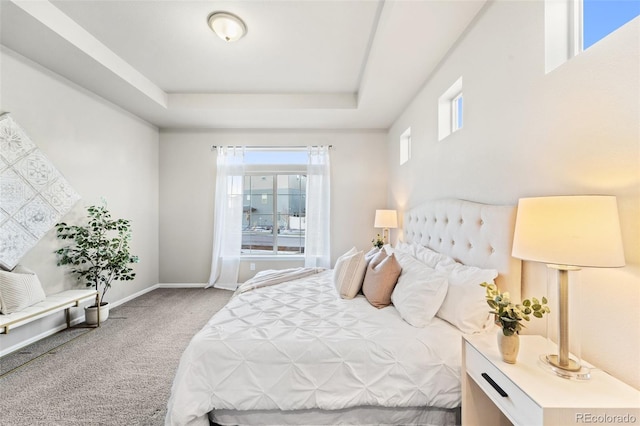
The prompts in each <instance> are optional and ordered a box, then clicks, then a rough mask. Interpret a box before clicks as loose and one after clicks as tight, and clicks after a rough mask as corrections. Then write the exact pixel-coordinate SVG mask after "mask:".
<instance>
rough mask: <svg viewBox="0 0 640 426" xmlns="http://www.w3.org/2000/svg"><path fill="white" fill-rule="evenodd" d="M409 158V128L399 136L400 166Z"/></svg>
mask: <svg viewBox="0 0 640 426" xmlns="http://www.w3.org/2000/svg"><path fill="white" fill-rule="evenodd" d="M410 158H411V127H409V128H408V129H407V130H405V131H404V132H403V133H402V134H401V135H400V165H403V164H404V163H406V162H407V161H409V159H410Z"/></svg>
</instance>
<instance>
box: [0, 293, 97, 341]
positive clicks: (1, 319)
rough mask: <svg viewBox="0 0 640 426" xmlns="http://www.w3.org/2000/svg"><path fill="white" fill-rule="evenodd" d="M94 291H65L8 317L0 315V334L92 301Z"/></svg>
mask: <svg viewBox="0 0 640 426" xmlns="http://www.w3.org/2000/svg"><path fill="white" fill-rule="evenodd" d="M96 293H97V292H96V291H95V290H66V291H63V292H61V293H57V294H52V295H50V296H47V298H46V299H45V300H43V301H42V302H39V303H36V304H35V305H32V306H29V307H27V308H24V309H22V310H21V311H18V312H14V313H12V314H9V315H0V333H6V332H7V331H8V328H9V326H11V328H14V327H18V326H21V325H24V324H27V323H29V322H31V321H35V320H37V319H39V318H43V317H45V316H47V315H50V314H52V313H54V312H58V311H61V310H64V309H67V308H71V307H73V306H78V304H79V303H80V302H82V301H85V300H93V298H95V296H96Z"/></svg>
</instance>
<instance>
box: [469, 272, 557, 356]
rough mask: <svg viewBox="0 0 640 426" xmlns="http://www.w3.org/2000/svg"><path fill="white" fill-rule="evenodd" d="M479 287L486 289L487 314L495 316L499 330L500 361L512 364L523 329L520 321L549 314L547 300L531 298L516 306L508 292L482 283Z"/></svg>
mask: <svg viewBox="0 0 640 426" xmlns="http://www.w3.org/2000/svg"><path fill="white" fill-rule="evenodd" d="M480 285H481V286H482V287H485V288H486V289H487V292H486V299H487V304H488V305H489V306H490V307H491V309H492V310H491V311H489V313H491V314H493V315H494V316H495V323H496V325H498V326H500V329H501V330H500V332H499V333H498V347H499V348H500V352H501V354H502V359H503V360H504V361H505V362H508V363H510V364H513V363H515V361H516V357H517V356H518V349H519V348H520V339H519V338H518V335H519V334H520V330H522V328H523V327H524V325H523V324H522V320H525V321H529V320H530V316H529V315H533V316H534V317H536V318H542V317H543V315H544V314H548V313H549V312H551V311H550V309H549V307H548V306H547V298H546V297H542V300H538V299H536V298H535V297H532V298H531V299H525V300H523V301H522V304H516V303H513V302H512V301H511V299H510V297H509V292H504V293H501V292H500V290H498V287H497V286H496V285H495V284H489V283H482V284H480Z"/></svg>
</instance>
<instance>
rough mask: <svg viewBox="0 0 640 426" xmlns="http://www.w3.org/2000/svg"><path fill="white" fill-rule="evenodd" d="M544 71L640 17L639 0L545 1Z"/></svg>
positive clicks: (550, 69)
mask: <svg viewBox="0 0 640 426" xmlns="http://www.w3.org/2000/svg"><path fill="white" fill-rule="evenodd" d="M544 13H545V70H546V72H550V71H552V70H554V69H555V68H557V67H558V66H560V65H562V64H563V63H565V62H566V61H567V60H569V59H570V58H572V57H573V56H576V55H578V54H579V53H580V52H582V51H583V50H585V49H588V48H589V47H591V46H593V45H594V44H596V43H597V42H598V41H600V40H602V39H603V38H605V37H606V36H608V35H609V34H611V33H612V32H614V31H615V30H617V29H618V28H620V27H622V26H623V25H624V24H626V23H627V22H629V21H631V20H632V19H634V18H636V17H637V16H640V2H638V1H637V0H545V12H544Z"/></svg>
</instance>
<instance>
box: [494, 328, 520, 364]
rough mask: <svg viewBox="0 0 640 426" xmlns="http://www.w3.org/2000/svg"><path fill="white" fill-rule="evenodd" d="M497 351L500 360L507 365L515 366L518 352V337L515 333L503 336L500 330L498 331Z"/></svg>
mask: <svg viewBox="0 0 640 426" xmlns="http://www.w3.org/2000/svg"><path fill="white" fill-rule="evenodd" d="M497 336H498V349H499V350H500V355H502V360H503V361H504V362H506V363H508V364H515V363H516V358H518V350H520V336H519V335H518V334H517V333H514V334H512V335H511V336H505V335H504V333H503V332H502V329H499V330H498V334H497Z"/></svg>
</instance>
